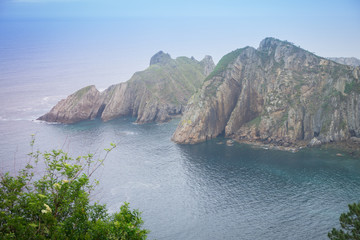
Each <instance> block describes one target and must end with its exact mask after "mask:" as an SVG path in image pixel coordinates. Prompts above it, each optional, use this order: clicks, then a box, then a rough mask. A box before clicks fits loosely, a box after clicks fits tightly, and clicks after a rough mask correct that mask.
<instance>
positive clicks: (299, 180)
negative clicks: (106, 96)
mask: <svg viewBox="0 0 360 240" xmlns="http://www.w3.org/2000/svg"><path fill="white" fill-rule="evenodd" d="M119 24H120V25H121V22H105V21H103V22H100V23H98V22H85V21H83V22H81V21H80V22H76V23H74V22H66V21H52V22H48V21H46V20H44V21H41V20H37V21H20V20H18V21H2V22H0V36H1V37H0V103H1V108H0V136H1V138H0V171H1V172H2V173H3V172H6V171H10V172H11V173H14V172H16V171H17V170H19V169H20V168H21V167H22V166H23V165H24V164H25V162H26V160H27V159H28V158H27V156H26V154H27V153H28V152H30V151H31V148H30V146H29V143H30V139H31V137H30V136H31V134H35V136H36V148H39V149H40V150H51V149H53V148H62V149H64V150H65V151H68V152H69V153H70V154H71V155H72V156H78V155H85V154H87V153H97V154H98V155H100V156H101V155H102V156H104V153H105V152H104V151H103V149H104V148H107V147H108V146H109V144H110V142H114V143H117V145H118V147H117V148H116V149H115V150H114V151H113V152H111V154H110V155H109V157H108V158H107V160H106V162H105V165H104V167H103V168H101V170H100V172H98V175H97V178H98V179H99V180H100V186H99V187H98V189H97V191H96V192H95V193H94V196H93V199H94V200H95V199H99V201H100V202H101V203H106V204H107V206H108V208H109V209H110V210H111V211H117V210H118V209H119V207H120V205H121V204H122V203H123V202H124V201H128V202H130V206H131V207H133V208H138V209H139V210H140V211H142V212H143V215H142V216H143V219H144V221H145V227H146V228H148V229H150V230H151V233H150V235H149V238H150V239H174V240H176V239H179V240H180V239H181V240H182V239H199V240H205V239H299V240H300V239H327V232H328V231H330V230H331V228H332V227H337V226H338V224H339V223H338V218H339V216H340V213H342V212H344V211H347V204H349V203H352V202H357V201H359V200H360V184H359V183H360V161H359V159H354V158H352V157H351V156H349V155H347V154H346V153H343V154H344V155H343V156H342V157H339V156H336V154H337V153H338V152H337V151H333V150H319V149H307V150H302V151H300V152H298V153H289V152H281V151H272V150H266V149H261V148H254V147H251V146H247V145H241V144H234V145H233V146H227V145H226V144H224V143H225V141H226V140H225V139H222V138H219V139H214V140H212V141H208V142H206V143H202V144H197V145H177V144H175V143H173V142H171V141H170V138H171V135H172V133H173V132H174V130H175V128H176V125H177V123H178V121H179V120H173V121H171V122H168V123H164V124H144V125H137V124H134V123H133V121H134V119H132V118H123V119H117V120H113V121H110V122H107V123H102V122H101V121H99V120H95V121H85V122H81V123H78V124H72V125H63V124H48V123H43V122H39V121H35V119H36V118H37V117H39V116H41V115H42V114H44V113H46V112H47V111H49V110H50V109H51V107H52V106H54V105H55V104H56V103H57V102H58V101H59V100H60V99H62V98H65V97H66V96H67V95H69V94H71V93H73V92H74V91H76V90H78V89H80V88H82V87H85V86H87V85H96V86H97V88H98V89H105V88H106V87H108V86H109V85H111V84H115V83H118V82H121V81H125V80H127V79H129V78H130V77H131V75H132V73H134V72H135V71H140V70H143V69H144V68H146V66H147V64H148V60H149V59H150V57H151V54H148V53H147V52H144V59H140V60H137V59H133V58H132V57H131V56H132V54H131V52H132V51H140V50H141V49H140V50H139V49H137V47H136V41H135V42H134V48H132V49H128V48H124V47H122V46H121V45H119V44H118V42H119V39H120V38H122V37H129V36H125V34H124V32H121V31H118V30H117V29H118V28H117V26H118V25H119ZM130 33H131V32H130ZM239 47H242V46H239ZM158 50H160V49H158ZM153 53H155V51H154V52H153ZM123 56H128V58H123ZM136 63H138V65H136ZM221 143H222V144H221Z"/></svg>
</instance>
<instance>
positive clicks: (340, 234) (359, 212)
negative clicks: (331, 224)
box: [328, 202, 360, 240]
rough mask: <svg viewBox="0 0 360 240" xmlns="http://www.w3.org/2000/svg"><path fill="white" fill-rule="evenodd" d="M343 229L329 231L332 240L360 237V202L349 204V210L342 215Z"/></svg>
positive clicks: (341, 223)
mask: <svg viewBox="0 0 360 240" xmlns="http://www.w3.org/2000/svg"><path fill="white" fill-rule="evenodd" d="M339 220H340V225H341V229H339V230H338V229H335V228H333V229H332V230H331V232H329V233H328V237H329V238H330V239H332V240H348V239H349V240H350V239H354V240H356V239H360V202H359V203H353V204H349V212H347V213H342V214H341V215H340V219H339Z"/></svg>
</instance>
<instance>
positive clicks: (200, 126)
mask: <svg viewBox="0 0 360 240" xmlns="http://www.w3.org/2000/svg"><path fill="white" fill-rule="evenodd" d="M359 76H360V68H354V67H351V66H346V65H341V64H338V63H335V62H333V61H330V60H328V59H325V58H321V57H319V56H316V55H314V54H313V53H310V52H308V51H306V50H303V49H301V48H299V47H297V46H294V45H293V44H291V43H289V42H287V41H280V40H278V39H274V38H266V39H264V40H263V41H262V42H261V43H260V46H259V48H258V49H254V48H252V47H245V48H243V49H238V50H236V51H233V52H231V53H229V54H227V55H225V56H224V57H223V58H222V59H221V60H220V62H219V63H218V65H217V66H216V67H215V70H214V71H213V72H212V73H211V74H210V77H208V79H207V80H206V81H205V82H204V84H203V85H202V88H201V89H200V90H199V91H198V92H197V93H196V94H194V95H193V96H192V97H191V98H190V100H189V102H188V105H187V107H186V110H185V113H184V114H183V117H182V120H181V121H180V123H179V125H178V127H177V129H176V131H175V133H174V135H173V137H172V140H173V141H175V142H177V143H198V142H202V141H205V140H207V139H211V138H215V137H217V136H218V135H219V134H222V133H225V137H229V138H233V139H235V140H239V141H242V140H243V141H248V142H260V143H265V144H270V145H274V146H284V147H302V146H306V145H307V144H308V143H309V142H310V141H311V140H312V139H313V138H314V137H316V138H317V139H318V140H319V141H321V142H322V143H326V142H334V141H342V140H346V139H348V138H350V137H351V136H355V137H359V136H360V93H359V90H358V89H357V88H356V86H359V85H360V80H359ZM349 86H355V87H354V88H353V89H349ZM346 87H347V90H346V91H345V88H346Z"/></svg>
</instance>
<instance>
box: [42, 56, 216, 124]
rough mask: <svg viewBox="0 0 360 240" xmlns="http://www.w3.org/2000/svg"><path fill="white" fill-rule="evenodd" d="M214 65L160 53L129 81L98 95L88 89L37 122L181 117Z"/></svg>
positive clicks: (143, 120) (61, 103)
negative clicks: (128, 117) (130, 117)
mask: <svg viewBox="0 0 360 240" xmlns="http://www.w3.org/2000/svg"><path fill="white" fill-rule="evenodd" d="M214 66H215V64H214V62H213V60H212V58H211V57H210V56H205V58H204V59H203V60H202V61H197V60H195V59H194V58H187V57H178V58H176V59H172V58H171V57H170V55H169V54H166V53H164V52H162V51H160V52H158V53H156V54H155V55H154V56H153V57H152V58H151V60H150V66H149V67H148V68H147V69H146V70H144V71H141V72H137V73H135V74H134V75H133V76H132V77H131V79H130V80H129V81H127V82H124V83H119V84H116V85H113V86H110V87H109V88H107V89H106V90H105V91H104V92H101V93H100V92H99V91H98V90H97V89H96V88H95V86H88V87H85V88H83V89H80V90H79V91H77V92H75V93H73V94H71V95H70V96H69V97H67V98H66V99H63V100H61V101H60V102H59V103H58V104H57V105H56V106H54V107H53V108H52V109H51V111H50V112H48V113H46V114H45V115H43V116H41V117H40V118H38V119H39V120H43V121H47V122H60V123H75V122H79V121H83V120H88V119H94V118H100V119H102V120H103V121H109V120H111V119H114V118H117V117H121V116H133V117H136V118H137V119H136V122H137V123H147V122H165V121H168V120H170V119H171V118H173V117H174V116H177V115H179V114H182V112H183V110H184V108H185V105H186V103H187V101H188V99H189V98H190V96H191V95H192V94H193V93H194V92H195V91H196V89H198V88H199V87H200V86H201V84H202V82H203V81H204V79H205V78H206V76H207V75H208V74H209V73H210V72H211V71H212V70H213V68H214Z"/></svg>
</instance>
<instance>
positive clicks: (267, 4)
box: [0, 0, 360, 70]
mask: <svg viewBox="0 0 360 240" xmlns="http://www.w3.org/2000/svg"><path fill="white" fill-rule="evenodd" d="M10 19H11V20H13V19H23V20H26V21H34V20H41V21H55V20H59V19H61V20H67V21H69V23H71V22H72V21H74V22H75V21H79V20H82V21H89V22H91V21H93V22H94V21H95V22H96V21H108V20H111V21H117V22H118V23H119V24H118V25H117V31H119V32H121V34H122V35H123V37H122V38H120V39H119V41H118V44H119V45H121V46H123V47H124V48H126V47H127V46H129V48H130V47H131V48H132V49H134V48H138V49H140V50H141V51H138V52H134V54H135V55H134V56H132V57H139V59H140V58H141V59H147V60H146V64H148V59H149V58H150V57H151V55H153V54H154V53H155V52H157V51H159V50H163V51H165V52H168V53H170V54H171V56H172V57H177V56H189V57H190V56H194V57H195V58H197V59H201V58H202V57H203V56H204V55H205V54H209V55H212V56H213V58H214V60H215V61H216V62H217V61H218V60H219V59H220V58H221V56H223V55H224V54H226V53H228V52H229V51H232V50H234V49H237V48H242V47H245V46H253V47H258V45H259V42H260V41H261V40H262V39H264V38H265V37H275V38H279V39H281V40H288V41H290V42H293V43H295V44H296V45H299V46H301V47H302V48H305V49H306V50H308V51H310V52H314V53H316V54H317V55H320V56H323V57H333V56H335V57H357V58H360V44H359V43H360V1H359V0H338V1H334V0H316V1H315V0H302V1H288V0H286V1H285V0H277V1H276V0H275V1H272V0H267V1H266V0H264V1H256V0H252V1H251V0H249V1H240V0H200V1H197V0H189V1H188V0H180V1H170V0H128V1H122V0H97V1H95V0H0V21H4V20H10ZM39 22H40V21H39ZM128 54H130V53H128ZM139 64H140V65H142V66H141V67H139V70H141V69H143V68H144V66H143V65H145V60H141V61H140V63H139Z"/></svg>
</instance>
